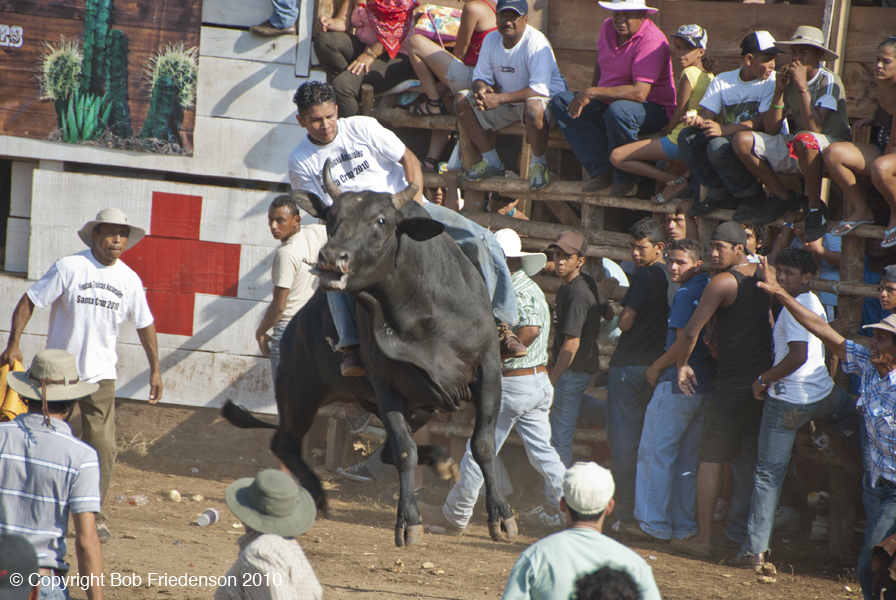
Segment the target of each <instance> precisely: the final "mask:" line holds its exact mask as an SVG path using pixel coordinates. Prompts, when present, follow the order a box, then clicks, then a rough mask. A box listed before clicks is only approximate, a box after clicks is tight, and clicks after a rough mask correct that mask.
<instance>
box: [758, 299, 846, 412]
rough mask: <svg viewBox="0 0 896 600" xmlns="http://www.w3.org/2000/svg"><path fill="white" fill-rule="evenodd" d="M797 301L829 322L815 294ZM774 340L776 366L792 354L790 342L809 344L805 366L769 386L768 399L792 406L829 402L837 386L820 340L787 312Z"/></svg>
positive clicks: (783, 312)
mask: <svg viewBox="0 0 896 600" xmlns="http://www.w3.org/2000/svg"><path fill="white" fill-rule="evenodd" d="M796 301H797V302H799V303H800V304H802V305H803V306H805V307H806V308H808V309H809V310H811V311H812V312H813V313H815V314H816V315H818V316H819V317H821V318H823V319H826V317H825V312H824V307H823V306H822V305H821V302H820V301H819V300H818V297H817V296H816V295H815V294H813V293H812V292H805V293H802V294H800V295H799V296H797V297H796ZM773 336H774V341H775V364H778V363H779V362H781V361H782V360H783V359H784V357H785V356H787V354H788V352H790V348H789V347H788V346H787V344H788V343H789V342H806V362H804V363H803V365H802V366H801V367H800V368H799V369H797V370H796V371H794V372H793V373H791V374H790V375H788V376H787V377H783V378H781V379H780V380H779V381H774V382H771V383H770V384H769V386H768V395H769V396H771V397H772V398H774V399H776V400H781V401H783V402H789V403H790V404H812V403H813V402H818V401H819V400H823V399H824V398H826V397H827V396H828V394H830V393H831V389H832V388H833V387H834V382H833V380H832V379H831V376H830V375H829V374H828V369H827V365H825V363H824V346H823V345H822V343H821V340H820V339H818V338H817V337H815V336H814V335H812V334H811V333H809V332H808V331H807V330H806V328H805V327H803V326H802V325H800V324H799V323H797V321H796V319H794V318H793V315H791V314H790V313H789V312H788V311H787V309H784V310H782V311H781V314H779V315H778V320H777V322H775V329H774V333H773Z"/></svg>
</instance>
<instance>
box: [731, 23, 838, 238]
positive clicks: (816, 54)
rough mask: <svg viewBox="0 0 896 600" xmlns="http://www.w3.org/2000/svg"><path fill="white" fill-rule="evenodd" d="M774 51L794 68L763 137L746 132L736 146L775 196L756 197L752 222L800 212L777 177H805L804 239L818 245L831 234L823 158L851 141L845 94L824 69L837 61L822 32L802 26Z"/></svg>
mask: <svg viewBox="0 0 896 600" xmlns="http://www.w3.org/2000/svg"><path fill="white" fill-rule="evenodd" d="M775 47H776V48H778V49H779V50H781V51H782V52H787V51H788V50H789V51H790V63H789V64H787V65H785V66H784V67H782V68H781V71H780V72H779V73H778V74H777V76H776V78H775V92H774V96H773V97H772V102H771V104H770V105H769V110H768V111H766V112H765V114H764V115H763V128H762V132H758V131H741V132H740V133H738V134H737V135H735V136H734V139H733V140H732V141H731V145H732V147H733V148H734V153H735V154H737V155H738V156H739V157H740V159H741V160H742V161H743V163H744V164H745V165H746V166H747V168H748V169H750V172H751V173H753V175H755V176H756V177H757V178H758V179H759V181H760V182H761V183H762V184H763V185H765V187H766V188H768V191H769V193H770V194H771V196H769V197H768V199H766V200H762V199H761V198H757V199H756V200H755V201H754V202H752V203H751V204H750V206H749V207H748V208H752V209H753V210H752V212H751V213H750V215H749V218H750V220H751V221H753V222H754V223H755V224H757V225H766V224H768V223H771V222H773V221H776V220H778V219H779V218H781V217H782V216H784V215H785V214H787V213H788V212H790V211H794V210H798V209H799V208H800V207H801V204H802V203H801V202H800V201H799V200H798V199H797V194H796V192H794V191H793V190H788V189H787V188H785V187H784V184H783V183H781V180H780V179H779V178H778V175H781V174H795V173H802V174H803V176H804V177H805V178H806V195H807V196H808V211H809V212H808V213H807V214H806V235H805V239H806V241H807V242H814V241H816V240H820V239H821V238H822V237H823V236H824V234H825V233H826V232H827V222H828V214H827V205H825V204H824V202H822V200H821V178H822V168H823V167H824V161H823V160H822V158H821V153H822V152H823V151H824V149H825V148H827V147H828V146H829V145H831V144H832V143H834V142H843V141H847V140H849V139H850V133H849V119H848V118H847V115H846V94H845V93H844V91H843V82H842V81H841V80H840V77H839V76H838V75H837V74H836V73H834V72H832V71H830V70H829V69H826V68H825V67H822V66H821V65H820V64H819V63H820V62H821V61H834V60H837V58H838V56H837V55H836V54H834V53H833V52H831V51H830V50H828V49H827V48H825V46H824V35H823V34H822V33H821V30H820V29H817V28H815V27H808V26H802V27H797V28H796V31H795V32H794V33H793V36H792V37H791V38H790V41H789V42H776V43H775ZM788 112H789V113H790V115H791V116H792V117H793V121H794V127H795V130H796V135H795V136H794V135H793V134H791V133H790V132H788V129H787V125H786V124H785V122H784V116H785V113H788Z"/></svg>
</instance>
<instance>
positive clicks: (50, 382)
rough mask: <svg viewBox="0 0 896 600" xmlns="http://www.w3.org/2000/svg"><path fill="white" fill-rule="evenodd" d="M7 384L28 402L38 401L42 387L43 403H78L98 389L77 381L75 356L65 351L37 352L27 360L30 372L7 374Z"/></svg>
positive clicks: (92, 385)
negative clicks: (43, 392)
mask: <svg viewBox="0 0 896 600" xmlns="http://www.w3.org/2000/svg"><path fill="white" fill-rule="evenodd" d="M7 383H9V387H11V388H12V389H13V390H15V391H16V392H17V393H18V394H19V395H20V396H22V397H23V398H28V399H29V400H40V399H41V388H42V387H43V389H45V390H46V399H47V402H62V401H64V400H78V399H80V398H83V397H84V396H89V395H90V394H92V393H94V392H95V391H97V390H98V389H99V388H100V386H99V384H96V383H84V382H83V381H81V379H80V378H79V377H78V365H77V364H76V363H75V357H74V356H72V355H71V353H69V352H66V351H65V350H41V351H40V352H38V353H37V354H35V355H34V358H33V359H32V360H31V368H30V369H28V370H27V371H13V372H10V373H9V375H8V376H7Z"/></svg>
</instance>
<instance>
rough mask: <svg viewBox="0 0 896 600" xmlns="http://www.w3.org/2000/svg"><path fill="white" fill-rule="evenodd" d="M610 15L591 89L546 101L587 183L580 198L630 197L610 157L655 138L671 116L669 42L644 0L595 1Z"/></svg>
mask: <svg viewBox="0 0 896 600" xmlns="http://www.w3.org/2000/svg"><path fill="white" fill-rule="evenodd" d="M599 4H600V5H601V6H602V7H604V8H607V9H609V10H612V11H613V16H612V17H610V18H609V19H607V20H606V21H604V22H603V25H601V28H600V34H599V37H598V42H597V64H596V65H595V66H594V75H593V77H592V78H591V85H592V87H590V88H588V89H586V90H585V91H584V92H579V93H575V92H564V93H561V94H557V95H556V96H554V97H553V98H551V112H552V113H553V114H554V118H556V119H557V122H558V123H559V125H560V129H561V130H562V131H563V135H564V136H565V137H566V141H567V142H569V146H570V147H571V148H572V151H573V152H574V153H575V155H576V158H578V159H579V162H581V163H582V166H583V167H584V168H585V169H586V170H587V171H588V175H589V176H590V177H591V181H590V182H589V183H587V184H586V185H585V187H584V188H583V190H582V191H583V192H585V193H594V192H597V193H601V194H609V195H611V196H634V195H635V193H636V192H637V186H636V184H635V179H634V177H635V176H634V175H632V174H631V173H626V172H625V171H618V170H615V169H613V166H612V165H611V164H610V153H611V152H612V151H613V149H614V148H617V147H619V146H623V145H625V144H628V143H631V142H634V141H635V140H637V139H638V134H639V133H654V132H656V131H659V130H661V129H662V128H663V127H665V126H666V124H667V123H668V122H669V117H671V116H672V113H673V112H674V111H675V83H674V79H673V76H672V60H671V55H670V53H669V41H668V40H667V39H666V36H665V35H664V34H663V32H662V31H660V29H659V27H657V26H656V24H654V22H653V21H651V20H650V19H648V18H647V13H655V12H657V9H655V8H650V7H649V6H646V5H645V4H644V0H613V1H612V2H599Z"/></svg>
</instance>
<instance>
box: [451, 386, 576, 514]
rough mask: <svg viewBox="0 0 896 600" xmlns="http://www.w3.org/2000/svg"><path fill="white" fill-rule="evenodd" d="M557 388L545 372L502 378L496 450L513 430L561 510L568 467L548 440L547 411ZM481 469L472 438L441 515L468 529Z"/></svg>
mask: <svg viewBox="0 0 896 600" xmlns="http://www.w3.org/2000/svg"><path fill="white" fill-rule="evenodd" d="M553 395H554V390H553V388H552V387H551V381H550V379H548V376H547V374H546V373H538V374H536V375H522V376H519V377H505V378H503V379H502V380H501V410H500V412H499V413H498V419H497V421H496V423H495V453H497V452H498V451H500V450H501V446H503V445H504V441H505V440H507V436H508V435H509V434H510V430H511V429H516V432H517V433H518V434H519V435H520V438H521V439H522V440H523V447H524V448H525V449H526V455H527V456H528V457H529V463H530V464H531V465H532V466H533V467H535V470H536V471H538V472H539V473H540V474H541V476H542V477H543V478H544V495H545V497H546V498H547V501H548V504H549V505H551V506H553V507H554V508H556V509H557V510H558V511H559V510H560V497H561V496H562V495H563V491H562V486H563V476H564V475H565V474H566V467H564V466H563V463H561V462H560V457H559V456H557V452H556V450H554V448H553V447H552V446H551V445H550V444H549V443H548V441H549V440H550V437H551V426H550V422H549V420H548V413H549V412H550V410H551V398H552V397H553ZM482 484H483V479H482V471H480V470H479V465H477V464H476V461H475V460H474V459H473V454H472V452H471V451H470V441H469V440H467V450H466V452H464V457H463V459H462V460H461V461H460V480H459V481H458V482H457V483H456V484H454V487H453V488H451V491H450V492H449V493H448V498H446V499H445V505H444V506H443V507H442V514H444V515H445V518H446V519H448V520H449V521H450V522H451V523H453V524H454V525H456V526H458V527H460V528H465V527H466V526H467V523H469V522H470V517H471V516H473V507H474V506H475V505H476V499H477V498H478V497H479V489H480V488H481V487H482Z"/></svg>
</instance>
